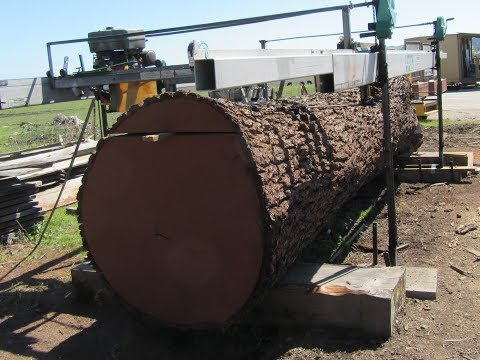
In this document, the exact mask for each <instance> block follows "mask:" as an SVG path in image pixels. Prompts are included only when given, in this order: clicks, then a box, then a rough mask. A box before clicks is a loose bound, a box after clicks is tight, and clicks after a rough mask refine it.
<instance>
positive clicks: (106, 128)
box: [100, 103, 108, 137]
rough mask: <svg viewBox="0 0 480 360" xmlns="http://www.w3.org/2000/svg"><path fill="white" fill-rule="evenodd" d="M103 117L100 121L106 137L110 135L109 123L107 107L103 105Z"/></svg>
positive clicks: (103, 135) (101, 107)
mask: <svg viewBox="0 0 480 360" xmlns="http://www.w3.org/2000/svg"><path fill="white" fill-rule="evenodd" d="M100 109H101V116H100V121H101V122H102V137H106V136H107V134H108V121H107V105H105V104H103V103H102V104H101V105H100Z"/></svg>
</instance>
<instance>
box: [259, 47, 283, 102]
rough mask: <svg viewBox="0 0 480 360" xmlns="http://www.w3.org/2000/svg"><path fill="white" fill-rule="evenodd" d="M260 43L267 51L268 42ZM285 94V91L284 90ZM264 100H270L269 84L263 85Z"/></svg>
mask: <svg viewBox="0 0 480 360" xmlns="http://www.w3.org/2000/svg"><path fill="white" fill-rule="evenodd" d="M259 41H260V48H261V49H266V45H267V40H259ZM282 92H283V89H282ZM263 99H264V100H268V85H267V83H264V84H263Z"/></svg>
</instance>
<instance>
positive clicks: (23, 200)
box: [0, 195, 34, 209]
mask: <svg viewBox="0 0 480 360" xmlns="http://www.w3.org/2000/svg"><path fill="white" fill-rule="evenodd" d="M33 199H34V196H33V195H26V196H19V197H17V198H14V199H11V200H7V201H1V202H0V209H4V208H7V207H9V206H12V205H15V204H21V203H26V202H29V201H31V200H33Z"/></svg>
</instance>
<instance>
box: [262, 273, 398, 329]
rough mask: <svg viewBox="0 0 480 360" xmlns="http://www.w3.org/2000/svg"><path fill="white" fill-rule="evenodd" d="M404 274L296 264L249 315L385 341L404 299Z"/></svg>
mask: <svg viewBox="0 0 480 360" xmlns="http://www.w3.org/2000/svg"><path fill="white" fill-rule="evenodd" d="M404 274H405V269H404V268H401V267H389V268H386V267H369V268H359V267H354V266H345V265H329V264H323V265H320V264H295V265H294V266H293V267H292V269H291V270H290V271H289V272H288V273H287V274H286V276H285V277H284V279H283V280H282V281H281V282H280V283H279V284H278V286H277V287H276V288H275V289H273V290H272V291H271V293H270V294H269V296H268V297H267V299H266V301H265V302H264V304H262V305H261V307H260V308H258V309H256V310H255V311H254V314H253V315H254V316H255V320H256V321H257V322H260V323H264V324H272V325H290V326H292V325H293V326H299V325H300V326H308V327H314V328H315V327H316V328H327V327H335V328H343V329H355V330H360V331H362V332H364V333H366V334H371V335H375V336H385V337H388V336H391V335H392V331H393V325H394V322H395V316H396V314H397V312H398V310H399V309H400V308H401V307H402V306H403V303H404V301H405V276H404Z"/></svg>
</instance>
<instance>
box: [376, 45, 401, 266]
mask: <svg viewBox="0 0 480 360" xmlns="http://www.w3.org/2000/svg"><path fill="white" fill-rule="evenodd" d="M379 48H380V50H379V53H378V63H379V71H378V72H379V81H380V84H381V85H382V114H383V137H384V163H385V178H386V183H387V209H388V255H389V258H390V259H389V260H390V266H395V265H396V264H397V242H398V241H397V215H396V211H395V180H394V172H393V154H392V130H391V126H390V96H389V93H388V91H389V86H388V64H387V49H386V46H385V39H380V42H379Z"/></svg>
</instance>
